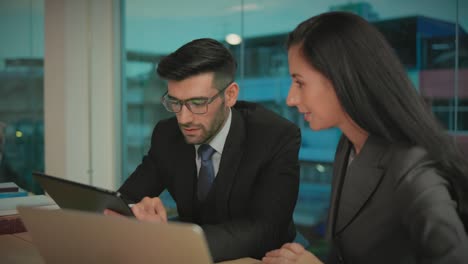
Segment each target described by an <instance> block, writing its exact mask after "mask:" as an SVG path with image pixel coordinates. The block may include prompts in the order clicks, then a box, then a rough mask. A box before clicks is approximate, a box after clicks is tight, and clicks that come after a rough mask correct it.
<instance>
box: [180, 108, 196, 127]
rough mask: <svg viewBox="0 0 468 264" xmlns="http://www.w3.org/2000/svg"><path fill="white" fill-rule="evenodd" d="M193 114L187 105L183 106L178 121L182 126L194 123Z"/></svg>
mask: <svg viewBox="0 0 468 264" xmlns="http://www.w3.org/2000/svg"><path fill="white" fill-rule="evenodd" d="M192 119H193V113H192V112H191V111H190V110H189V109H188V108H187V106H186V105H182V108H181V109H180V112H179V113H177V120H178V122H179V123H180V124H187V123H190V122H192Z"/></svg>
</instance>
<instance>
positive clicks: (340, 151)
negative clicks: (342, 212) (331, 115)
mask: <svg viewBox="0 0 468 264" xmlns="http://www.w3.org/2000/svg"><path fill="white" fill-rule="evenodd" d="M349 150H350V144H349V141H348V140H347V139H346V138H345V137H344V136H341V139H340V141H339V143H338V146H337V148H336V153H335V161H334V163H333V164H334V165H333V179H332V186H333V188H332V193H331V201H330V210H329V211H328V212H329V213H328V224H327V238H328V239H329V240H330V239H331V236H332V235H333V234H334V232H335V230H336V228H335V218H336V213H337V210H338V201H339V200H340V199H339V196H340V193H341V189H342V188H341V185H342V181H343V178H344V174H345V173H346V164H347V160H348V155H349Z"/></svg>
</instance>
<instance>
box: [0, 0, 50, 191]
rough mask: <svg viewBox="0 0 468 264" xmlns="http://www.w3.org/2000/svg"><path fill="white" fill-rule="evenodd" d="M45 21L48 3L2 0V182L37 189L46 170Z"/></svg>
mask: <svg viewBox="0 0 468 264" xmlns="http://www.w3.org/2000/svg"><path fill="white" fill-rule="evenodd" d="M43 20H44V1H26V0H20V1H0V36H1V38H2V45H0V182H14V183H16V184H17V185H18V186H19V187H20V188H22V189H24V190H26V191H29V192H35V193H42V190H41V189H40V187H39V185H38V184H37V183H36V182H34V181H33V180H32V174H31V173H32V171H44V117H43V109H44V107H43V104H44V100H43V83H44V72H43V64H44V62H43V57H44V54H43V53H44V52H43V50H44V21H43ZM23 194H24V195H26V194H27V193H25V192H23ZM11 195H22V194H19V193H17V194H11Z"/></svg>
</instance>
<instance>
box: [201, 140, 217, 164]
mask: <svg viewBox="0 0 468 264" xmlns="http://www.w3.org/2000/svg"><path fill="white" fill-rule="evenodd" d="M214 153H215V149H214V148H212V147H211V146H210V145H208V144H203V145H201V146H200V147H199V148H198V155H199V156H200V157H201V160H202V161H207V160H211V156H213V154H214Z"/></svg>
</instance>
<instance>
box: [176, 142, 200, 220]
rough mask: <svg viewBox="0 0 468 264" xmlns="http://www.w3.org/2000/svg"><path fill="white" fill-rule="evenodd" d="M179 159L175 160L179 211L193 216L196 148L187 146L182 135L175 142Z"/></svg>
mask: <svg viewBox="0 0 468 264" xmlns="http://www.w3.org/2000/svg"><path fill="white" fill-rule="evenodd" d="M174 149H175V150H176V156H177V158H175V159H173V160H174V161H175V163H174V164H173V166H174V168H175V172H176V173H175V175H174V186H177V187H176V188H174V189H175V191H176V199H177V207H178V208H177V209H178V211H179V212H184V213H183V214H184V215H190V216H191V215H193V206H194V204H193V197H194V184H195V182H196V175H197V169H196V168H197V165H196V164H195V148H194V146H193V145H191V144H187V143H186V142H185V140H184V138H183V135H182V134H180V139H177V140H176V141H175V142H174Z"/></svg>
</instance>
